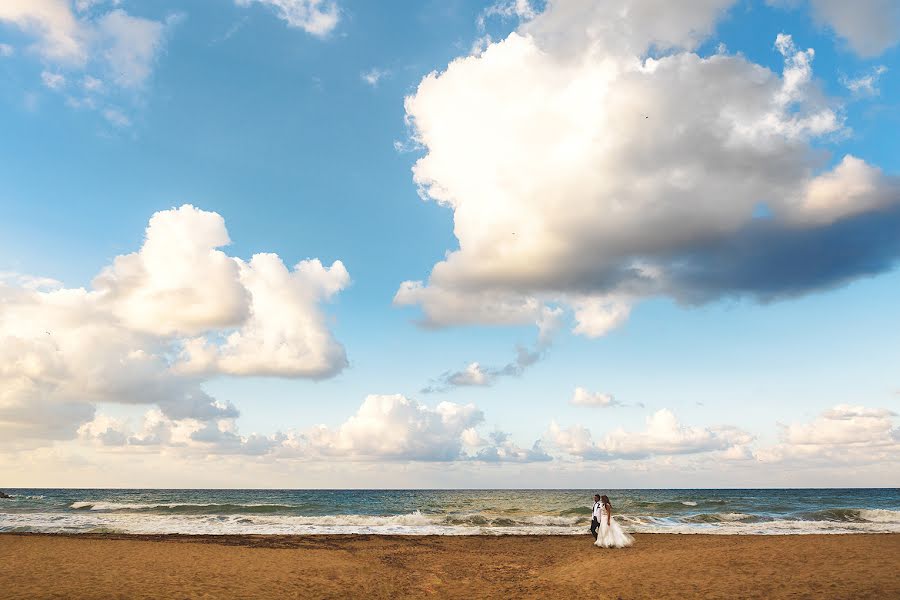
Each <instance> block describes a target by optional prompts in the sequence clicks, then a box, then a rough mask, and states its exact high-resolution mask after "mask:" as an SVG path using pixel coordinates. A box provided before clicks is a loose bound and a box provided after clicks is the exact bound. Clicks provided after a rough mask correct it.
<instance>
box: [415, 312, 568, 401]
mask: <svg viewBox="0 0 900 600" xmlns="http://www.w3.org/2000/svg"><path fill="white" fill-rule="evenodd" d="M561 316H562V310H561V309H559V308H549V307H544V310H543V314H542V315H541V317H540V319H539V321H538V323H537V325H538V328H539V334H538V339H537V342H536V343H535V345H534V348H531V349H529V348H526V347H525V346H521V345H519V346H517V347H516V357H515V358H514V359H513V360H512V361H510V362H509V363H507V364H505V365H503V366H502V367H486V366H484V365H482V364H480V363H478V362H472V363H469V364H468V365H467V366H466V367H465V368H464V369H462V370H460V371H447V372H446V373H444V374H442V375H441V376H440V377H438V378H437V379H436V380H434V381H432V382H431V383H430V384H429V385H428V386H427V387H426V388H424V389H423V390H422V392H423V393H426V394H427V393H431V392H446V391H448V390H450V389H453V388H456V387H471V386H475V387H488V386H491V385H494V384H495V383H496V382H497V380H498V379H500V378H502V377H519V376H520V375H522V373H524V372H525V369H527V368H528V367H530V366H532V365H534V364H535V363H537V362H538V361H539V360H541V358H543V357H544V355H545V354H546V353H547V351H548V350H549V349H550V346H551V345H552V343H553V337H554V336H555V335H556V332H557V330H558V329H559V327H560V318H561Z"/></svg>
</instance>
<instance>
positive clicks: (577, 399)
mask: <svg viewBox="0 0 900 600" xmlns="http://www.w3.org/2000/svg"><path fill="white" fill-rule="evenodd" d="M569 404H571V405H572V406H600V407H607V406H616V405H617V404H618V402H616V399H615V398H613V396H612V394H605V393H603V392H591V391H588V390H587V389H585V388H583V387H580V386H579V387H576V388H575V393H573V394H572V399H571V400H570V401H569Z"/></svg>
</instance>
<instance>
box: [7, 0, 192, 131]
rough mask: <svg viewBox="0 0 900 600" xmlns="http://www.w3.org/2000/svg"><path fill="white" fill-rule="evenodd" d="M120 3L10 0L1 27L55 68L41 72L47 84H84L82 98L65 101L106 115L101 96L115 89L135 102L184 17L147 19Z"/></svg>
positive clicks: (122, 97)
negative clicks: (14, 31) (21, 36)
mask: <svg viewBox="0 0 900 600" xmlns="http://www.w3.org/2000/svg"><path fill="white" fill-rule="evenodd" d="M118 5H119V2H116V1H95V0H79V1H77V2H75V3H74V7H73V4H72V3H70V2H69V1H68V0H8V1H7V2H3V3H2V6H0V23H4V22H5V23H8V24H11V25H13V26H15V27H17V28H18V29H20V30H21V31H22V32H24V33H25V34H26V35H28V36H29V37H31V38H32V39H33V40H34V41H33V43H32V44H31V45H30V46H29V47H28V48H27V50H28V53H30V54H33V55H36V56H38V57H39V58H40V59H41V62H42V63H43V64H44V65H52V67H53V70H52V71H50V70H48V69H46V68H45V69H44V70H43V71H42V72H41V78H42V81H43V83H44V85H46V86H47V87H48V88H49V89H52V90H54V91H58V92H62V91H63V89H64V88H65V87H66V86H65V85H64V84H65V83H66V80H67V79H71V80H75V79H76V78H77V79H81V80H82V82H83V83H84V85H82V86H81V88H80V90H78V95H75V94H76V92H75V91H71V92H70V95H69V96H68V97H67V99H66V103H67V104H68V105H69V106H72V107H76V108H91V109H99V110H100V112H101V114H103V113H104V112H105V111H106V110H108V109H109V107H106V106H105V105H104V102H103V99H102V98H100V96H99V94H100V92H103V91H107V92H110V91H116V92H117V94H118V96H119V99H120V100H121V101H122V103H124V102H125V101H133V100H134V95H135V94H136V93H137V92H139V91H140V90H142V89H143V88H144V87H145V85H146V83H147V81H148V80H149V79H150V77H151V74H152V71H153V68H154V66H155V64H156V61H157V59H158V57H159V55H160V53H161V52H162V49H163V46H164V42H165V36H166V32H167V31H168V30H170V29H171V28H172V27H173V26H174V25H175V24H176V23H177V22H178V21H179V20H180V18H181V16H180V15H178V14H171V15H169V16H168V17H167V18H166V19H164V20H162V21H157V20H153V19H145V18H143V17H137V16H134V15H131V14H129V13H128V12H126V11H125V10H123V9H121V8H117V7H118ZM73 8H74V10H73ZM88 82H90V83H88ZM115 110H119V109H115ZM120 112H121V111H120ZM104 117H106V115H105V114H104ZM107 120H108V121H110V119H109V118H108V117H107ZM126 121H127V122H128V123H130V119H125V120H123V119H117V120H115V121H111V122H112V123H113V125H115V126H117V127H122V126H124V125H126Z"/></svg>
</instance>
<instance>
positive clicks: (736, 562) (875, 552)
mask: <svg viewBox="0 0 900 600" xmlns="http://www.w3.org/2000/svg"><path fill="white" fill-rule="evenodd" d="M636 537H637V541H636V544H635V546H634V547H632V548H628V549H623V550H601V549H595V548H593V547H591V545H590V538H589V537H588V536H584V537H581V536H503V537H493V536H465V537H439V536H427V537H414V536H408V537H404V536H164V535H160V536H123V535H104V534H88V535H74V536H68V535H42V534H3V535H0V587H2V593H3V596H4V598H175V597H177V598H352V597H356V598H389V597H390V598H423V597H446V598H513V597H517V598H538V597H544V598H550V597H553V598H575V597H579V598H585V597H589V598H698V597H704V598H736V597H737V598H890V597H894V598H896V597H900V569H898V565H900V535H891V534H885V535H832V536H828V535H809V536H721V535H720V536H707V535H687V536H685V535H680V536H679V535H667V534H652V535H651V534H646V535H638V536H636Z"/></svg>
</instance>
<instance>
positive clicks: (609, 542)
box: [594, 506, 634, 548]
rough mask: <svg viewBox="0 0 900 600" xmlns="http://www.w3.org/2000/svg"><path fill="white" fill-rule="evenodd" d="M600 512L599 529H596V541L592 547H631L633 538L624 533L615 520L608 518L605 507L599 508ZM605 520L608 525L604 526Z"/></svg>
mask: <svg viewBox="0 0 900 600" xmlns="http://www.w3.org/2000/svg"><path fill="white" fill-rule="evenodd" d="M600 510H601V512H600V516H601V519H600V528H599V529H597V541H596V542H594V545H595V546H599V547H601V548H625V547H627V546H630V545H632V544H633V543H634V538H633V537H631V536H630V535H628V534H627V533H625V531H624V530H623V529H622V527H621V526H620V525H619V524H618V523H616V520H615V519H613V518H612V517H610V516H609V513H608V512H607V510H606V506H603V507H601V509H600ZM607 518H608V519H609V525H607V524H606V519H607Z"/></svg>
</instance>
